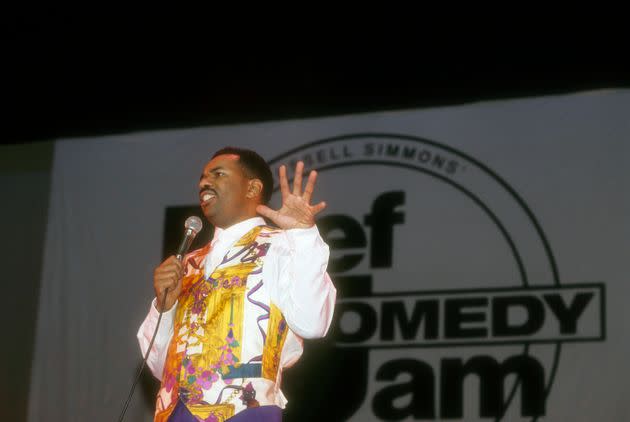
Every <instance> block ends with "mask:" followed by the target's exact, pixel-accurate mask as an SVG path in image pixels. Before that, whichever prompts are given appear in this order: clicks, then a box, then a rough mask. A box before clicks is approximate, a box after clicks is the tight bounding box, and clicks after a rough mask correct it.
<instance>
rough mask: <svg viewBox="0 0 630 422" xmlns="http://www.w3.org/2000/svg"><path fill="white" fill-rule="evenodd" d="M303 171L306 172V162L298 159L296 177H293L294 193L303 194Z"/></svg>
mask: <svg viewBox="0 0 630 422" xmlns="http://www.w3.org/2000/svg"><path fill="white" fill-rule="evenodd" d="M302 172H304V163H303V162H302V161H298V163H297V164H296V166H295V177H294V178H293V195H296V196H300V195H301V194H302Z"/></svg>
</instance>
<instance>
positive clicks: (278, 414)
mask: <svg viewBox="0 0 630 422" xmlns="http://www.w3.org/2000/svg"><path fill="white" fill-rule="evenodd" d="M228 421H229V422H282V409H280V408H279V407H278V406H260V407H252V408H249V409H245V410H243V411H242V412H239V413H237V414H236V415H234V416H232V417H231V418H230V419H228ZM168 422H199V421H198V420H197V419H196V418H195V417H194V416H193V415H192V414H191V413H190V412H189V411H188V409H187V408H186V406H184V403H182V402H181V400H177V406H175V409H173V413H171V416H170V417H169V418H168Z"/></svg>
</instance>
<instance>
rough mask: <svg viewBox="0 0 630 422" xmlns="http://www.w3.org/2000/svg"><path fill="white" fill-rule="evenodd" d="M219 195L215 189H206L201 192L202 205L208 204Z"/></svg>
mask: <svg viewBox="0 0 630 422" xmlns="http://www.w3.org/2000/svg"><path fill="white" fill-rule="evenodd" d="M216 197H217V194H216V192H214V191H213V190H204V191H202V192H201V193H200V194H199V200H200V201H201V205H202V206H204V205H208V204H209V203H210V202H212V201H213V200H214V199H215V198H216Z"/></svg>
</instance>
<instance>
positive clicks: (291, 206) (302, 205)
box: [256, 161, 326, 230]
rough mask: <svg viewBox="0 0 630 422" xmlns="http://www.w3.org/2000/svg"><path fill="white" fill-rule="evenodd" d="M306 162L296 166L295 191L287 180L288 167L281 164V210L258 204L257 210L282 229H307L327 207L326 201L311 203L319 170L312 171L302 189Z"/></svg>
mask: <svg viewBox="0 0 630 422" xmlns="http://www.w3.org/2000/svg"><path fill="white" fill-rule="evenodd" d="M303 171H304V163H303V162H302V161H300V162H298V163H297V165H296V166H295V178H294V179H293V192H291V191H289V182H288V180H287V169H286V167H285V166H280V169H279V171H278V173H279V175H280V191H281V192H282V207H281V208H280V209H279V210H277V211H276V210H272V209H271V208H269V207H267V206H265V205H258V207H256V211H257V212H258V213H259V214H261V215H263V216H265V217H267V218H269V219H270V220H271V221H273V222H274V223H275V224H276V225H277V226H278V227H280V228H281V229H285V230H286V229H305V228H309V227H312V226H313V225H314V224H315V215H317V214H318V213H319V212H321V211H322V210H323V209H324V208H326V203H325V202H323V201H322V202H320V203H319V204H317V205H311V204H310V202H311V196H312V195H313V189H314V188H315V180H316V179H317V172H316V171H315V170H313V171H311V173H310V174H309V175H308V180H307V181H306V186H305V187H304V191H302V172H303Z"/></svg>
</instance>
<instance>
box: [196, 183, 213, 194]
mask: <svg viewBox="0 0 630 422" xmlns="http://www.w3.org/2000/svg"><path fill="white" fill-rule="evenodd" d="M203 192H212V193H213V194H215V195H216V194H217V191H215V190H214V189H212V188H211V187H210V186H207V185H206V186H202V187H201V188H200V189H199V194H200V195H201V194H202V193H203Z"/></svg>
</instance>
